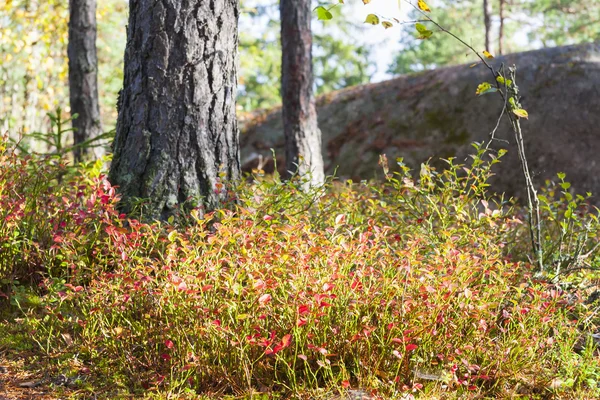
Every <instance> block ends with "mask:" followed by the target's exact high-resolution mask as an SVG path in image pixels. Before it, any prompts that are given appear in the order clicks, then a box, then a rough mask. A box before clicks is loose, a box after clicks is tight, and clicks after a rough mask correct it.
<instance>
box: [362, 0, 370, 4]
mask: <svg viewBox="0 0 600 400" xmlns="http://www.w3.org/2000/svg"><path fill="white" fill-rule="evenodd" d="M370 2H371V0H363V3H364V4H369V3H370Z"/></svg>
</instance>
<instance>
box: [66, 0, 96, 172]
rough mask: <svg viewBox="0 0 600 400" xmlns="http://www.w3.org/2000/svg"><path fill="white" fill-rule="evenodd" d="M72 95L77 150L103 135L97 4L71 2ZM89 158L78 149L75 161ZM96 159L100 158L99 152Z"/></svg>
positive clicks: (93, 0) (91, 0) (93, 1)
mask: <svg viewBox="0 0 600 400" xmlns="http://www.w3.org/2000/svg"><path fill="white" fill-rule="evenodd" d="M69 10H70V19H69V45H68V49H67V52H68V55H69V92H70V100H71V115H73V114H77V115H78V117H77V118H76V119H75V120H73V128H74V132H73V144H74V145H75V146H77V145H80V144H82V143H83V142H85V141H87V140H90V139H92V138H94V137H96V136H98V135H100V134H101V133H102V126H101V123H100V105H99V102H98V57H97V55H96V0H69ZM89 154H90V151H89V148H86V147H75V148H74V149H73V155H74V157H75V161H82V160H83V159H84V158H86V157H87V156H88V155H89ZM96 155H101V154H100V152H97V153H96Z"/></svg>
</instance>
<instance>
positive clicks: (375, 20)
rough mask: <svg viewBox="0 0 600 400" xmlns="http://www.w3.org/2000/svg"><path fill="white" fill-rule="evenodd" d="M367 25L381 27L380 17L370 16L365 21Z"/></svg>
mask: <svg viewBox="0 0 600 400" xmlns="http://www.w3.org/2000/svg"><path fill="white" fill-rule="evenodd" d="M365 24H371V25H379V17H378V16H377V15H375V14H369V15H367V19H365Z"/></svg>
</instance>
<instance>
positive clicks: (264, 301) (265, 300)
mask: <svg viewBox="0 0 600 400" xmlns="http://www.w3.org/2000/svg"><path fill="white" fill-rule="evenodd" d="M271 299H272V297H271V295H270V294H268V293H265V294H263V295H262V296H260V297H259V298H258V302H259V303H260V304H262V305H265V304H267V303H269V302H270V301H271Z"/></svg>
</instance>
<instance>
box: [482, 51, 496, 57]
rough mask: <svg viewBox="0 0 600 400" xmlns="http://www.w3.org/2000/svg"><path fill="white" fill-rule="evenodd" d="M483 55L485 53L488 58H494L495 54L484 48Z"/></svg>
mask: <svg viewBox="0 0 600 400" xmlns="http://www.w3.org/2000/svg"><path fill="white" fill-rule="evenodd" d="M483 55H484V56H485V57H486V58H494V56H493V55H492V53H490V52H489V51H487V50H484V51H483Z"/></svg>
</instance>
